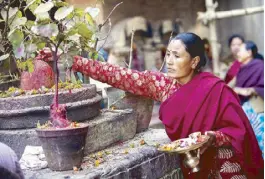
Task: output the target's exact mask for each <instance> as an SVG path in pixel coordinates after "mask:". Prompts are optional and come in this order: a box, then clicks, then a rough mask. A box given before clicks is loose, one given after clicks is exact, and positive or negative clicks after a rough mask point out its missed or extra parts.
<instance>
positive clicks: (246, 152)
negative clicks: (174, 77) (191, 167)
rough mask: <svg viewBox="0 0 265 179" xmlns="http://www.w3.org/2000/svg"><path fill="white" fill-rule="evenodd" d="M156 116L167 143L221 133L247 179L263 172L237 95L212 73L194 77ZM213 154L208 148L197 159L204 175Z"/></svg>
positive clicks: (211, 163) (253, 137) (255, 145)
mask: <svg viewBox="0 0 265 179" xmlns="http://www.w3.org/2000/svg"><path fill="white" fill-rule="evenodd" d="M159 113H160V119H161V120H162V122H163V124H164V125H165V128H166V132H167V134H168V136H169V137H170V139H171V140H177V139H180V138H186V137H188V135H189V134H190V133H193V132H197V131H201V132H206V131H221V132H222V133H224V134H226V135H227V136H229V137H230V138H231V145H232V147H233V149H234V151H235V155H236V156H237V157H238V159H239V162H240V163H241V165H242V167H243V170H244V172H245V173H246V175H247V177H248V178H257V177H258V175H259V174H260V173H262V172H263V166H264V164H263V158H262V154H261V151H260V149H259V146H258V143H257V140H256V138H255V134H254V132H253V129H252V127H251V125H250V123H249V121H248V118H247V117H246V115H245V113H244V111H243V110H242V108H241V106H240V103H239V99H238V97H237V95H236V94H235V93H234V92H233V91H232V89H231V88H229V87H228V86H227V85H226V84H225V83H224V82H223V81H222V80H220V79H219V78H217V77H215V76H213V75H212V74H210V73H206V72H203V73H200V74H198V75H196V76H195V77H194V78H193V79H192V80H191V81H190V82H189V83H187V84H185V85H183V86H182V87H180V89H178V90H177V91H175V92H174V93H173V94H172V95H171V96H170V97H169V98H168V99H167V100H166V101H164V102H163V103H162V105H161V108H160V111H159ZM210 151H212V152H210ZM213 152H214V151H213V150H211V149H210V150H208V151H206V152H205V153H204V154H203V155H202V158H201V163H203V165H202V166H203V168H204V169H206V171H207V169H208V172H210V171H209V170H210V168H211V167H212V165H213V162H214V161H213V160H214V157H210V156H212V155H211V153H213Z"/></svg>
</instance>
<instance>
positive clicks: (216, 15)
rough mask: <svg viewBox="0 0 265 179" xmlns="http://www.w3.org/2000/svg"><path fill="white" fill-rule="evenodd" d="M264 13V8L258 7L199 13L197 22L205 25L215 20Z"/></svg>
mask: <svg viewBox="0 0 265 179" xmlns="http://www.w3.org/2000/svg"><path fill="white" fill-rule="evenodd" d="M260 12H264V7H263V6H258V7H250V8H245V9H235V10H230V11H218V12H209V11H208V10H207V11H206V12H198V13H197V15H198V17H197V20H199V21H202V22H203V23H204V24H207V23H208V21H212V20H215V19H224V18H229V17H236V16H243V15H250V14H256V13H260Z"/></svg>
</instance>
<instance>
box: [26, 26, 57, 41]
mask: <svg viewBox="0 0 265 179" xmlns="http://www.w3.org/2000/svg"><path fill="white" fill-rule="evenodd" d="M31 31H32V32H33V33H35V34H37V35H41V36H43V37H49V38H50V37H52V36H54V37H55V36H57V35H58V33H59V30H58V26H57V25H56V24H54V23H51V24H46V25H35V26H32V27H31Z"/></svg>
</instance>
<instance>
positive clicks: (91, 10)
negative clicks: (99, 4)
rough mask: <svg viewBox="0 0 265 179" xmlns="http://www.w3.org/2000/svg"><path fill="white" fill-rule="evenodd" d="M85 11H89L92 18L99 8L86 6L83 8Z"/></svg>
mask: <svg viewBox="0 0 265 179" xmlns="http://www.w3.org/2000/svg"><path fill="white" fill-rule="evenodd" d="M85 12H86V13H89V14H90V15H91V17H92V18H95V17H97V16H98V14H99V12H100V10H99V8H93V7H88V8H86V9H85Z"/></svg>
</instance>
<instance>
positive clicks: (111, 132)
mask: <svg viewBox="0 0 265 179" xmlns="http://www.w3.org/2000/svg"><path fill="white" fill-rule="evenodd" d="M86 123H88V124H89V129H88V135H87V142H86V148H85V153H86V154H87V153H91V152H94V151H98V150H102V149H104V148H106V147H107V146H109V145H111V144H113V143H116V142H122V141H126V140H129V139H132V138H133V137H134V136H135V134H136V125H137V124H136V119H135V117H134V115H133V112H132V110H129V109H128V110H113V111H111V110H102V111H101V113H100V115H99V116H97V117H96V118H94V119H92V120H88V121H86ZM0 141H1V142H3V143H5V144H7V145H8V146H10V147H11V148H12V149H13V150H14V151H15V152H16V154H17V155H18V157H19V158H20V157H21V155H22V153H23V152H24V148H25V147H26V146H27V145H32V146H38V145H40V141H39V139H38V137H37V134H36V132H35V130H34V129H12V130H11V129H10V130H0Z"/></svg>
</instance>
